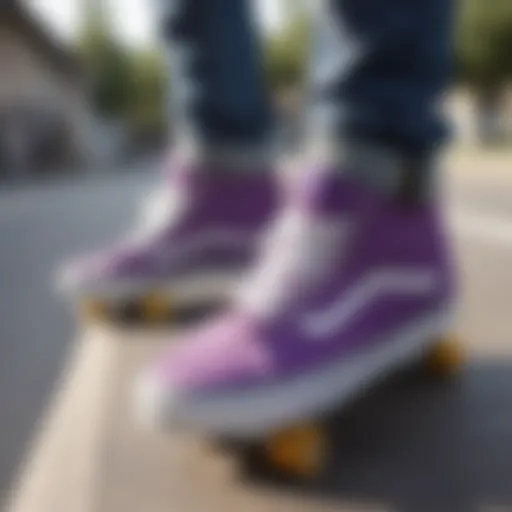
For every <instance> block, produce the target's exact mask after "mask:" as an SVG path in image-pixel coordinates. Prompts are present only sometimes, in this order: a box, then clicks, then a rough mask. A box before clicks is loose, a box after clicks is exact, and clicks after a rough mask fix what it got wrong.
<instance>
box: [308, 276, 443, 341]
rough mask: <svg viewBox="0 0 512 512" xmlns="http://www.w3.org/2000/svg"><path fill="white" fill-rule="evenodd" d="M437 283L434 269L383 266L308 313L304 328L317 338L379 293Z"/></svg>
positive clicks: (417, 291)
mask: <svg viewBox="0 0 512 512" xmlns="http://www.w3.org/2000/svg"><path fill="white" fill-rule="evenodd" d="M438 285H439V275H438V273H437V272H436V271H435V270H431V269H424V268H414V269H400V268H382V269H379V270H377V271H375V272H373V273H371V274H370V275H368V276H367V277H365V278H364V279H363V280H362V281H360V282H359V283H357V284H356V285H355V286H354V287H353V288H352V289H349V290H348V291H344V292H342V294H341V295H340V296H339V297H338V298H336V299H335V300H334V301H333V302H332V303H331V304H330V305H328V306H327V307H326V308H324V309H323V310H322V311H317V312H314V313H311V314H309V315H308V316H307V317H306V318H305V319H304V321H303V328H304V330H305V331H306V332H307V333H308V335H309V336H313V337H315V338H320V337H322V336H325V335H326V334H328V333H329V332H332V331H333V330H339V329H341V328H342V327H343V326H344V325H346V323H347V322H348V321H350V320H351V319H352V318H353V317H354V316H355V315H357V314H358V313H359V312H361V311H363V310H364V309H365V308H366V307H367V306H368V305H369V304H370V303H371V302H372V301H375V300H377V299H379V298H380V297H381V296H384V295H410V296H414V297H418V296H422V295H425V294H428V293H430V292H432V291H434V290H435V289H436V288H437V286H438Z"/></svg>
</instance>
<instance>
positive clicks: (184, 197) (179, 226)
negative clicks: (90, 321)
mask: <svg viewBox="0 0 512 512" xmlns="http://www.w3.org/2000/svg"><path fill="white" fill-rule="evenodd" d="M273 179H274V178H273V176H272V175H271V173H270V172H267V171H265V172H257V171H256V170H255V171H254V172H253V171H250V170H242V171H240V172H230V171H225V172H224V170H222V169H218V170H217V169H210V168H209V167H208V166H206V165H179V164H176V165H175V167H174V168H173V171H172V174H171V175H170V177H169V179H168V181H169V182H168V183H166V184H165V187H164V188H163V189H162V191H161V194H160V197H158V198H157V199H155V200H152V202H151V203H149V207H150V208H149V209H148V211H147V212H146V215H144V218H143V219H142V223H141V225H140V226H138V227H137V228H136V229H135V231H134V232H133V233H131V234H130V235H129V236H128V237H127V238H126V239H124V240H122V241H121V242H119V243H117V244H115V245H114V246H112V247H110V248H107V249H106V250H103V251H100V252H98V253H93V254H91V255H88V256H86V257H83V258H79V259H77V260H75V261H72V262H71V263H70V264H68V265H67V266H66V267H65V268H64V270H63V272H62V274H61V278H60V282H61V285H62V288H63V289H64V291H65V292H67V293H68V294H70V295H72V296H74V297H87V298H94V299H113V300H115V299H127V298H131V297H133V296H140V295H141V294H144V293H146V292H149V291H151V290H152V289H154V288H155V287H159V288H161V287H162V286H163V284H164V283H166V284H167V283H168V284H170V285H171V286H172V284H173V283H174V284H175V285H176V288H178V286H177V285H178V283H179V284H180V286H179V289H180V290H181V289H186V283H187V280H193V281H194V280H195V279H194V277H195V276H199V275H200V276H204V275H205V274H207V275H209V276H210V275H219V274H220V273H221V272H223V271H226V272H229V273H232V272H234V271H236V270H237V269H242V268H245V265H247V264H248V263H249V262H250V261H251V258H252V256H253V253H254V248H255V244H256V242H257V240H258V238H259V236H260V233H261V230H262V228H263V227H265V226H266V224H267V221H268V219H269V216H270V215H271V214H272V212H273V211H274V207H275V203H276V190H275V187H274V183H273ZM182 285H183V286H182ZM223 287H224V288H225V287H226V284H225V282H224V283H223Z"/></svg>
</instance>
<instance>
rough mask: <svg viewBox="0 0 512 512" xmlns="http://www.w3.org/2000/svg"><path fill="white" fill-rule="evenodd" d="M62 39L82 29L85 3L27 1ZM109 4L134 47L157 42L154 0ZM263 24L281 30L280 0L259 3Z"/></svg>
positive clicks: (112, 0)
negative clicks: (82, 6) (79, 28)
mask: <svg viewBox="0 0 512 512" xmlns="http://www.w3.org/2000/svg"><path fill="white" fill-rule="evenodd" d="M25 1H26V2H27V4H29V6H30V7H32V8H33V9H34V10H35V11H36V12H37V14H38V15H40V17H41V18H42V19H43V20H44V22H45V23H46V24H47V25H48V26H49V27H50V28H51V29H52V30H55V32H56V33H57V35H58V36H61V37H63V38H65V39H69V40H71V39H72V38H73V36H74V35H75V34H76V32H77V28H78V27H79V11H80V9H79V7H80V4H81V2H83V1H84V0H25ZM104 1H105V2H107V3H108V6H109V11H110V12H111V15H112V20H113V22H114V27H115V30H116V32H117V33H118V34H119V36H120V37H121V38H122V40H123V41H124V42H126V43H128V44H130V45H134V46H140V45H144V46H145V45H148V44H152V43H154V40H155V37H154V34H155V31H154V29H153V27H154V13H153V12H152V10H151V9H150V5H151V3H152V2H153V3H154V0H104ZM256 5H257V8H258V11H259V15H260V20H261V23H262V25H263V27H264V29H266V30H273V29H276V28H278V27H279V25H280V23H281V22H282V8H281V3H280V1H279V0H258V1H257V4H256Z"/></svg>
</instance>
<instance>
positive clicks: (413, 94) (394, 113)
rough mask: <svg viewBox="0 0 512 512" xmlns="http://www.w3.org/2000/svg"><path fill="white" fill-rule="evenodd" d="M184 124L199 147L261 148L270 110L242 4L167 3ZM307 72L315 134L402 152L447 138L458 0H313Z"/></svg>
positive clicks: (178, 111) (212, 0) (222, 0)
mask: <svg viewBox="0 0 512 512" xmlns="http://www.w3.org/2000/svg"><path fill="white" fill-rule="evenodd" d="M165 1H166V5H167V10H166V12H165V16H164V18H163V21H164V34H165V37H166V39H167V41H168V42H169V45H168V47H169V52H170V57H171V59H170V61H171V66H172V77H173V79H172V86H173V90H174V93H173V105H174V109H175V116H176V120H177V122H178V125H179V128H178V130H179V131H180V130H181V131H182V132H183V133H187V134H188V136H191V137H193V138H195V139H196V140H198V141H200V142H201V143H204V144H208V145H221V146H222V145H223V146H229V147H235V148H243V147H260V146H261V145H262V144H264V143H265V142H266V141H268V140H269V138H270V134H271V131H272V113H271V108H270V106H269V101H268V98H267V96H266V91H265V85H264V79H263V73H262V69H261V65H260V63H261V58H260V54H259V43H258V42H257V40H256V37H255V35H254V30H253V26H252V25H251V17H250V10H249V8H250V6H249V5H248V2H247V1H246V0H165ZM316 5H317V7H318V8H317V13H316V19H315V35H314V47H313V51H312V59H311V63H310V70H309V73H308V76H309V78H308V99H307V115H306V117H305V118H306V119H307V124H308V129H309V132H310V133H311V134H312V136H322V137H323V136H325V137H329V138H331V139H335V140H340V141H341V140H346V139H356V140H358V141H363V142H364V143H370V144H376V145H379V146H385V147H390V148H393V149H396V150H398V151H402V152H404V153H408V154H413V155H423V154H428V153H430V152H432V151H433V150H434V149H435V148H436V146H437V145H438V144H439V143H440V142H441V141H442V140H443V139H444V138H445V131H446V130H445V126H444V123H443V118H442V117H441V116H440V114H439V108H438V100H439V98H440V96H441V94H442V92H443V91H444V89H445V87H446V85H447V82H448V80H449V73H450V61H451V58H450V57H451V56H450V50H451V44H450V36H451V26H452V11H453V0H414V1H411V0H386V1H383V0H323V1H322V0H317V1H316Z"/></svg>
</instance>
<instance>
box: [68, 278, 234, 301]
mask: <svg viewBox="0 0 512 512" xmlns="http://www.w3.org/2000/svg"><path fill="white" fill-rule="evenodd" d="M242 275H243V271H242V270H239V269H233V270H229V271H226V270H223V271H218V270H214V269H208V270H204V271H202V272H200V273H195V274H194V275H189V276H183V277H177V278H175V279H172V280H167V281H165V282H158V283H157V282H155V281H154V280H130V281H123V282H117V283H108V282H105V283H101V284H98V285H96V286H91V287H89V288H87V289H83V290H80V291H79V292H75V293H69V292H68V295H70V296H71V299H72V300H73V301H75V302H79V301H80V300H87V299H92V300H98V301H105V302H107V303H116V302H123V301H130V300H137V299H138V298H141V297H144V296H147V295H150V294H156V295H158V296H159V297H161V298H163V299H168V300H169V302H170V303H172V304H177V305H181V306H187V305H194V304H197V303H201V302H208V301H214V300H219V299H222V298H224V297H227V296H229V294H230V293H231V292H232V290H233V289H234V288H235V286H236V284H237V283H238V282H239V281H240V278H241V276H242ZM58 289H59V290H60V291H63V290H64V293H66V292H65V288H64V287H63V286H62V285H59V284H58Z"/></svg>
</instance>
